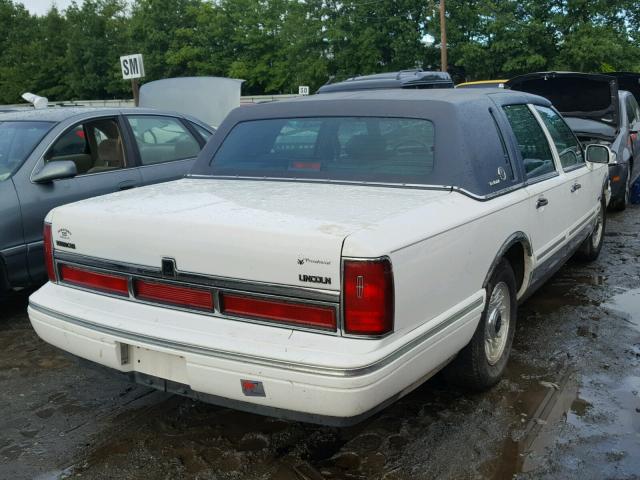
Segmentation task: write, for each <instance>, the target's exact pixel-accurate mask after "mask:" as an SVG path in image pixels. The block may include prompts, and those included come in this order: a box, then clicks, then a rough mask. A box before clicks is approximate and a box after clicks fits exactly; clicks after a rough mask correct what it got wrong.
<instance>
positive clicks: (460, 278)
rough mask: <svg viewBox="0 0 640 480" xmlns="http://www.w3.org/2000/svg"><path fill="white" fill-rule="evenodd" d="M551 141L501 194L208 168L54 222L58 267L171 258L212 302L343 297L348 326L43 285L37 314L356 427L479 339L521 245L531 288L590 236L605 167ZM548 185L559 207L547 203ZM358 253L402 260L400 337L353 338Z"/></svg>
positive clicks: (193, 390)
mask: <svg viewBox="0 0 640 480" xmlns="http://www.w3.org/2000/svg"><path fill="white" fill-rule="evenodd" d="M545 134H546V135H547V138H548V140H549V143H550V146H551V148H552V151H553V158H554V162H555V164H556V170H557V173H558V174H557V175H555V176H553V177H552V178H549V179H547V180H545V181H541V182H538V183H533V184H531V185H524V186H522V188H515V189H513V190H511V191H509V192H506V193H504V194H502V195H498V196H495V197H493V198H490V199H478V198H474V196H473V195H469V194H467V193H465V192H462V191H459V190H456V189H447V190H433V189H420V188H389V187H388V186H375V185H362V184H346V183H341V184H330V183H326V182H313V181H309V182H297V181H295V182H283V181H269V180H264V179H228V178H225V179H223V178H198V177H197V176H195V175H194V176H193V177H192V178H186V179H183V180H179V181H176V182H172V183H168V184H162V185H157V186H150V187H144V188H139V189H136V190H133V191H126V192H121V193H116V194H113V195H109V196H105V197H99V198H94V199H89V200H84V201H82V202H78V203H75V204H70V205H66V206H63V207H59V208H56V209H54V210H53V211H52V212H51V213H50V214H49V216H48V217H47V220H46V221H47V222H48V223H50V224H51V226H52V227H51V230H52V236H53V238H52V242H53V244H54V248H55V258H56V260H55V261H56V265H57V267H58V268H59V265H60V264H62V263H66V264H69V265H80V266H83V267H88V268H91V269H95V271H98V272H100V271H107V272H119V273H123V272H124V273H126V275H127V276H131V277H136V276H138V277H145V276H148V277H149V278H162V274H161V272H160V270H159V267H160V265H161V264H162V261H163V259H167V258H171V259H175V269H176V275H177V277H176V278H177V280H180V279H182V280H180V281H181V282H182V284H195V285H203V284H206V285H208V287H207V288H210V289H212V291H213V292H214V298H217V297H216V295H219V293H220V292H225V291H227V292H238V291H241V292H252V293H257V294H259V295H264V296H266V297H270V296H274V297H281V296H285V297H287V298H297V299H302V301H308V302H311V303H315V304H320V305H330V306H332V308H335V309H336V312H337V315H338V327H337V328H336V329H335V331H320V332H319V331H317V330H314V329H313V328H303V327H291V326H287V325H274V324H273V323H270V322H264V321H252V320H250V319H249V320H248V319H244V320H242V319H238V318H230V317H229V316H228V315H224V314H223V313H222V312H221V311H220V309H219V305H216V306H215V307H214V309H213V310H212V311H210V312H206V313H203V312H196V311H192V310H189V309H184V308H176V307H167V306H166V305H158V304H152V303H149V302H145V301H141V300H139V299H136V298H134V293H133V292H130V294H129V296H128V298H120V297H117V296H113V295H108V294H103V293H100V292H96V291H91V290H90V289H86V288H82V287H79V286H78V285H75V286H74V285H69V284H65V282H64V281H62V282H58V283H54V282H49V283H47V284H46V285H45V286H44V287H42V288H41V289H40V290H38V291H37V292H36V293H34V294H33V295H32V296H31V299H30V306H29V316H30V319H31V322H32V324H33V327H34V328H35V330H36V332H37V333H38V335H39V336H40V337H41V338H42V339H43V340H45V341H46V342H48V343H50V344H52V345H55V346H57V347H59V348H61V349H63V350H66V351H67V352H70V353H72V354H74V355H77V356H78V357H81V358H84V359H87V360H90V361H92V362H95V363H98V364H102V365H104V366H107V367H110V368H111V369H114V370H117V371H120V372H124V373H127V374H129V375H130V376H132V377H134V378H137V379H138V380H139V381H140V380H141V379H146V380H147V381H148V382H150V383H151V384H153V385H154V386H156V387H157V388H160V389H164V390H167V391H174V392H178V393H188V394H190V395H192V396H194V397H196V398H201V399H203V400H207V401H211V402H214V403H218V404H222V405H229V406H234V407H237V408H241V409H247V410H252V411H254V410H255V411H257V412H262V413H266V414H270V415H276V416H285V417H291V418H301V419H303V420H309V421H314V422H316V421H317V422H322V423H331V424H343V423H352V422H353V421H356V420H358V419H360V418H363V417H364V416H366V415H369V414H371V413H372V412H374V411H376V410H377V409H379V408H381V407H383V406H384V405H386V404H388V403H389V402H391V401H393V400H395V399H397V398H399V397H401V396H402V395H404V394H406V393H407V392H409V391H411V390H412V389H413V388H415V387H416V386H418V385H420V384H421V383H422V382H423V381H425V380H426V379H427V378H429V377H430V376H431V375H433V374H434V373H436V372H437V371H438V370H439V369H441V368H442V367H443V366H444V365H446V364H447V363H448V362H449V361H450V360H451V359H452V358H453V357H455V356H456V354H457V353H458V352H459V351H460V350H461V349H462V348H463V347H465V345H467V344H468V343H469V341H470V339H471V338H472V336H473V334H474V331H475V330H476V328H477V326H478V322H479V321H480V318H481V315H482V312H483V310H484V308H485V304H486V299H487V298H486V297H487V293H486V288H485V287H486V281H487V278H488V275H489V274H490V272H491V271H492V268H493V267H494V266H495V264H496V261H497V259H499V258H501V256H502V255H504V254H505V252H506V251H507V249H509V248H510V247H512V246H513V245H515V244H518V245H519V246H520V248H521V249H522V252H523V258H522V262H523V263H522V266H523V271H522V272H520V273H521V279H522V280H521V283H520V285H519V290H518V298H519V299H522V298H524V297H525V296H526V295H527V294H528V293H530V292H531V291H532V290H533V288H534V287H535V286H537V285H539V284H540V283H541V282H542V281H543V280H544V278H546V277H547V276H548V275H549V274H550V273H552V272H554V271H555V270H557V268H558V267H559V266H560V265H561V264H562V262H563V261H564V259H565V258H567V256H568V255H570V254H571V253H572V252H573V251H575V249H576V247H577V246H579V245H580V244H581V243H582V242H583V240H584V239H585V238H586V236H587V235H588V234H589V232H590V231H591V229H592V228H593V224H594V220H595V216H596V213H597V212H598V211H599V209H600V208H601V205H602V203H601V195H602V193H603V185H605V186H606V185H607V183H606V182H607V173H608V171H607V168H606V165H596V164H586V165H585V166H583V167H582V168H579V169H575V170H572V171H569V172H565V171H563V169H562V168H561V166H560V160H559V156H558V152H557V151H556V149H555V147H554V145H553V142H552V141H551V137H550V135H549V132H548V131H546V129H545ZM207 154H208V153H207V152H206V151H205V152H203V155H207ZM578 183H579V184H580V185H581V188H579V190H578V191H576V190H575V189H574V188H575V187H574V186H575V185H576V184H578ZM604 192H605V193H606V192H607V189H606V187H605V189H604ZM542 196H544V197H545V198H546V199H548V202H549V203H548V206H543V207H541V208H537V202H538V201H539V199H540V198H541V197H542ZM349 258H359V259H362V258H364V259H377V258H388V259H389V260H390V262H391V265H392V267H393V293H394V305H395V309H394V316H393V330H392V332H390V333H388V334H385V335H382V336H379V337H369V336H364V337H363V336H357V335H349V334H347V333H346V332H345V330H344V325H342V323H341V316H342V308H343V307H342V303H341V302H342V300H341V299H342V295H343V291H342V289H341V276H342V263H343V261H344V260H345V259H349ZM304 275H309V276H313V277H315V278H316V279H319V280H318V281H321V283H309V282H308V281H302V279H303V278H304ZM327 279H330V280H329V281H330V283H327V282H326V280H327ZM165 280H166V281H168V282H174V281H177V280H176V279H172V278H165ZM245 381H249V382H261V383H260V385H261V388H262V390H263V392H262V393H264V395H251V394H247V391H246V390H245V389H244V388H243V383H242V382H245ZM257 393H260V392H257Z"/></svg>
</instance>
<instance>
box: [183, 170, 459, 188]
mask: <svg viewBox="0 0 640 480" xmlns="http://www.w3.org/2000/svg"><path fill="white" fill-rule="evenodd" d="M185 178H200V179H204V178H208V179H214V180H250V181H255V182H265V181H266V182H286V183H296V182H297V183H318V184H322V185H357V186H369V187H389V188H414V189H420V190H451V188H452V187H451V186H448V185H429V184H422V183H387V182H363V181H357V180H331V179H328V178H287V177H249V176H243V175H203V174H199V173H189V174H187V175H185Z"/></svg>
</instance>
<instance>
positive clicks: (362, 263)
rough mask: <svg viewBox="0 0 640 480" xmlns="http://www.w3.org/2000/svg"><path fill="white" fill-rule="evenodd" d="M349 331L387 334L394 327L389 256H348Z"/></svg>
mask: <svg viewBox="0 0 640 480" xmlns="http://www.w3.org/2000/svg"><path fill="white" fill-rule="evenodd" d="M343 282H344V283H343V288H344V327H345V332H346V333H350V334H357V335H383V334H385V333H388V332H390V331H391V330H392V329H393V272H392V270H391V262H390V261H389V260H388V259H381V260H345V261H344V272H343Z"/></svg>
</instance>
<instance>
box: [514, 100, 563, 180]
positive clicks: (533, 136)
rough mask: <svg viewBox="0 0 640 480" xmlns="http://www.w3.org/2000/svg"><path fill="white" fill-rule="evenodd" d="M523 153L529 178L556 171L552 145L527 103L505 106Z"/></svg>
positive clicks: (523, 160) (536, 177)
mask: <svg viewBox="0 0 640 480" xmlns="http://www.w3.org/2000/svg"><path fill="white" fill-rule="evenodd" d="M503 110H504V113H505V114H506V116H507V120H508V121H509V124H510V125H511V129H512V130H513V134H514V135H515V138H516V141H517V142H518V148H519V149H520V153H521V155H522V162H523V164H524V171H525V174H526V178H527V180H536V179H540V178H542V177H544V176H547V175H549V174H551V173H553V172H555V171H556V168H555V165H554V163H553V155H552V153H551V147H550V146H549V142H548V141H547V137H546V136H545V134H544V131H543V130H542V127H541V126H540V124H539V123H538V121H537V120H536V118H535V117H534V115H533V113H532V112H531V110H529V107H528V106H527V105H506V106H504V107H503Z"/></svg>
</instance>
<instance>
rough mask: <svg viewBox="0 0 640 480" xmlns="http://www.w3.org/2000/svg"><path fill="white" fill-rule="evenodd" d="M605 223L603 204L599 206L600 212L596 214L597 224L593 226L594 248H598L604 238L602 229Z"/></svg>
mask: <svg viewBox="0 0 640 480" xmlns="http://www.w3.org/2000/svg"><path fill="white" fill-rule="evenodd" d="M603 225H604V210H603V209H602V205H600V206H599V207H598V213H597V214H596V224H595V226H594V227H593V232H592V233H591V246H592V247H593V248H598V245H599V244H600V240H601V239H602V231H603V230H604V229H603V228H602V227H603Z"/></svg>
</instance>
